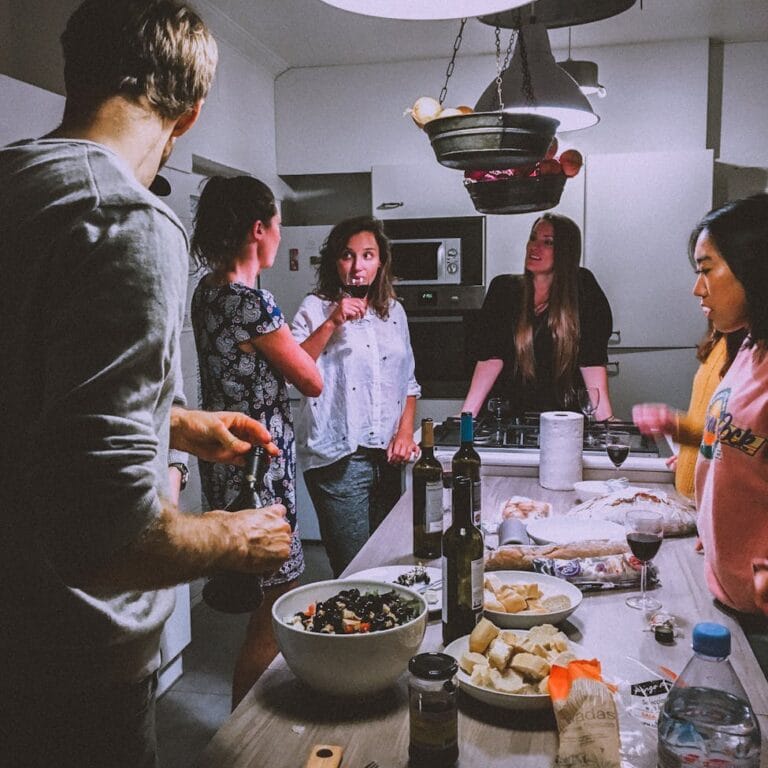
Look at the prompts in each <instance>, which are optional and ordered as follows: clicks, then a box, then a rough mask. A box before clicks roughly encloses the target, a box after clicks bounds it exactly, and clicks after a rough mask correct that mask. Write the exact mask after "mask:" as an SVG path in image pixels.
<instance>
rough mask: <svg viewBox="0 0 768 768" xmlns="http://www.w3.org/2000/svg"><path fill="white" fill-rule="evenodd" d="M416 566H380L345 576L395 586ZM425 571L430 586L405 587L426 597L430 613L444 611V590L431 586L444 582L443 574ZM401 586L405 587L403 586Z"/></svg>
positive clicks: (427, 568)
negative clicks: (384, 582) (385, 582)
mask: <svg viewBox="0 0 768 768" xmlns="http://www.w3.org/2000/svg"><path fill="white" fill-rule="evenodd" d="M415 567H416V566H415V565H380V566H378V567H377V568H366V569H365V570H364V571H357V572H356V573H350V574H349V576H345V577H344V578H345V579H374V580H375V581H391V582H392V583H393V584H395V583H397V579H398V578H399V577H400V576H402V575H403V574H404V573H409V572H410V571H412V570H413V569H414V568H415ZM424 570H425V571H426V572H427V576H429V584H426V585H425V584H424V582H423V581H419V582H416V584H414V585H413V586H411V587H405V588H406V589H412V590H414V591H415V592H418V593H419V594H420V595H422V596H423V597H424V599H425V600H426V601H427V605H428V606H429V612H430V613H434V612H436V611H442V610H443V588H442V587H441V586H438V587H437V588H436V589H432V588H431V587H430V585H431V584H435V583H437V582H440V581H442V579H443V574H442V571H441V570H440V569H439V568H430V567H428V566H425V567H424ZM400 586H405V585H404V584H401V585H400Z"/></svg>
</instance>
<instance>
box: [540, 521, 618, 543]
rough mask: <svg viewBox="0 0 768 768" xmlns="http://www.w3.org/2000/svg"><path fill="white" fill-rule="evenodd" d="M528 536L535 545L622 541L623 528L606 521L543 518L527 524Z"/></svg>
mask: <svg viewBox="0 0 768 768" xmlns="http://www.w3.org/2000/svg"><path fill="white" fill-rule="evenodd" d="M528 535H529V536H530V537H531V538H532V539H533V540H534V542H535V543H536V544H571V543H572V542H575V541H591V540H592V539H607V540H608V541H624V540H625V539H626V533H625V531H624V527H623V526H621V525H619V524H618V523H611V522H609V521H608V520H580V519H578V518H576V517H544V518H541V519H540V520H531V521H530V522H529V523H528Z"/></svg>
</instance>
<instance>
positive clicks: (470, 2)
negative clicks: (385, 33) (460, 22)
mask: <svg viewBox="0 0 768 768" xmlns="http://www.w3.org/2000/svg"><path fill="white" fill-rule="evenodd" d="M323 2H324V3H327V4H328V5H332V6H334V7H335V8H341V9H342V10H343V11H351V12H352V13H361V14H363V15H364V16H378V17H379V18H383V19H410V20H418V19H422V20H424V19H427V20H437V19H461V18H464V17H469V16H482V15H484V14H487V13H498V12H499V11H507V10H510V9H511V8H519V7H520V6H521V5H528V4H529V3H530V2H531V0H323Z"/></svg>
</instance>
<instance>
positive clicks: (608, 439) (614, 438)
mask: <svg viewBox="0 0 768 768" xmlns="http://www.w3.org/2000/svg"><path fill="white" fill-rule="evenodd" d="M629 441H630V435H629V432H617V431H615V430H608V432H606V433H605V451H606V453H607V454H608V458H609V459H610V460H611V462H612V463H613V466H614V467H616V476H617V477H618V475H619V467H621V465H622V464H623V463H624V462H625V461H626V460H627V456H629Z"/></svg>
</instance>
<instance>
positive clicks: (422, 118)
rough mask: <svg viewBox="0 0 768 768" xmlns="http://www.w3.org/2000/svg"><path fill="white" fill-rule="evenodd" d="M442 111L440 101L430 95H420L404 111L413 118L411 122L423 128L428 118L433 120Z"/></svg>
mask: <svg viewBox="0 0 768 768" xmlns="http://www.w3.org/2000/svg"><path fill="white" fill-rule="evenodd" d="M442 111H443V108H442V106H441V105H440V102H439V101H438V100H437V99H433V98H432V97H431V96H422V97H421V98H419V99H416V103H415V104H414V105H413V106H412V107H411V108H410V109H407V110H406V111H405V114H406V115H410V116H411V117H412V118H413V122H414V123H416V125H418V126H419V128H423V127H424V126H425V125H426V124H427V123H428V122H429V121H430V120H434V119H435V118H436V117H437V116H438V115H439V114H440V113H441V112H442Z"/></svg>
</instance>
